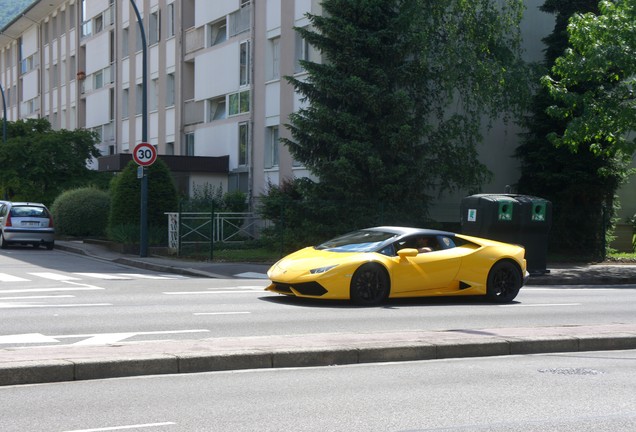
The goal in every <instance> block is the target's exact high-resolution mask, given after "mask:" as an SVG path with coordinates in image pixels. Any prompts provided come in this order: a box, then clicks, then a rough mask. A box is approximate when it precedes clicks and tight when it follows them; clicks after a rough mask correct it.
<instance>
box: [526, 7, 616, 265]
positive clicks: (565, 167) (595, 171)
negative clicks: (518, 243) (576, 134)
mask: <svg viewBox="0 0 636 432" xmlns="http://www.w3.org/2000/svg"><path fill="white" fill-rule="evenodd" d="M541 9H542V10H543V11H544V12H547V13H551V14H554V15H555V18H556V21H555V26H554V30H553V31H552V33H551V34H550V35H549V36H548V37H546V38H545V39H544V43H545V44H546V49H545V58H544V67H545V69H544V70H545V71H546V72H547V70H549V69H550V68H551V67H552V65H554V63H555V60H556V59H557V58H558V57H559V56H560V55H562V54H563V53H564V52H565V49H566V48H567V47H568V31H567V26H568V23H569V19H570V17H571V16H572V15H573V14H575V13H586V12H593V13H598V0H546V1H545V3H544V4H543V6H542V8H541ZM555 104H556V101H555V100H554V99H553V98H552V97H551V96H550V94H549V92H548V90H547V89H546V88H545V87H540V88H539V89H538V91H537V94H536V96H535V97H534V100H533V107H532V113H531V115H529V116H528V117H527V118H526V119H525V129H526V130H527V133H525V134H524V135H523V143H522V145H521V146H519V147H518V149H517V151H516V155H517V157H518V158H519V159H520V161H521V178H520V179H519V182H518V185H517V187H518V191H519V192H520V193H524V194H530V195H538V196H541V197H543V198H547V199H549V200H550V201H552V203H553V223H552V229H551V233H550V249H551V250H552V251H555V252H561V253H569V252H571V253H574V254H576V255H577V256H581V254H582V253H583V254H585V253H590V255H591V256H596V257H602V256H603V254H604V246H605V243H606V242H605V227H606V226H608V225H609V218H610V217H611V214H612V212H613V206H614V193H615V191H616V189H617V188H618V186H619V185H620V183H621V182H622V181H623V178H624V177H623V175H622V174H620V169H619V168H620V166H622V161H620V160H618V159H616V158H614V157H612V156H609V155H597V154H595V153H593V152H592V151H591V150H590V149H589V148H586V147H580V148H579V149H578V150H577V151H576V152H573V151H571V149H569V148H567V147H565V146H562V147H557V146H555V145H554V144H553V143H552V142H551V141H550V139H549V138H548V137H549V136H550V135H551V134H557V135H562V134H563V132H564V130H565V128H566V126H567V119H560V118H555V117H552V116H550V115H548V113H547V109H548V107H550V106H553V105H555Z"/></svg>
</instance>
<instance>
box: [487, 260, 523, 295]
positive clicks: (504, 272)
mask: <svg viewBox="0 0 636 432" xmlns="http://www.w3.org/2000/svg"><path fill="white" fill-rule="evenodd" d="M522 282H523V281H522V277H521V271H520V270H519V268H518V267H517V266H516V265H515V264H514V263H512V262H510V261H500V262H498V263H496V264H495V265H494V266H493V267H492V268H491V269H490V273H488V282H487V288H486V296H487V297H488V299H489V300H491V301H494V302H497V303H510V302H511V301H513V300H514V298H515V297H517V294H519V290H520V289H521V284H522Z"/></svg>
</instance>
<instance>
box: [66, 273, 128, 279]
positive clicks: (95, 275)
mask: <svg viewBox="0 0 636 432" xmlns="http://www.w3.org/2000/svg"><path fill="white" fill-rule="evenodd" d="M73 274H76V275H79V276H86V277H92V278H96V279H106V280H130V279H132V278H131V277H128V276H123V275H117V274H112V273H73Z"/></svg>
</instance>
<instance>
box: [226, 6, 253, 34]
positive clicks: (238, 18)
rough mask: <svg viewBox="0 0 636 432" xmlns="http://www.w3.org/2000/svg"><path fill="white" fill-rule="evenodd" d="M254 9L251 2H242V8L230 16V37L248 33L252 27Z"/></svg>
mask: <svg viewBox="0 0 636 432" xmlns="http://www.w3.org/2000/svg"><path fill="white" fill-rule="evenodd" d="M251 20H252V7H251V4H250V1H241V7H240V8H239V10H237V11H236V12H233V13H231V14H230V37H232V36H236V35H237V34H239V33H243V32H245V31H248V30H249V29H250V26H251Z"/></svg>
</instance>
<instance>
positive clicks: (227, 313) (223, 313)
mask: <svg viewBox="0 0 636 432" xmlns="http://www.w3.org/2000/svg"><path fill="white" fill-rule="evenodd" d="M251 313H252V312H198V313H194V314H193V315H241V314H251Z"/></svg>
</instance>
